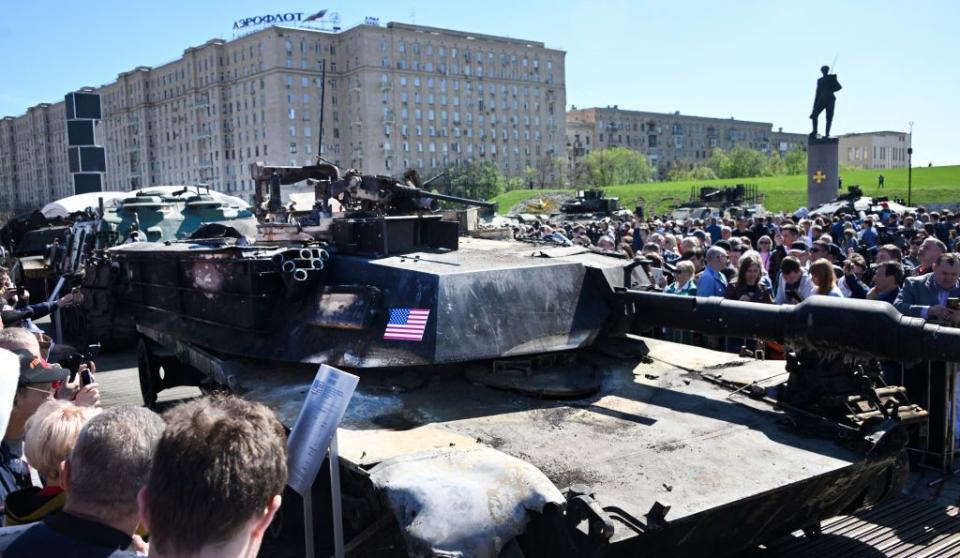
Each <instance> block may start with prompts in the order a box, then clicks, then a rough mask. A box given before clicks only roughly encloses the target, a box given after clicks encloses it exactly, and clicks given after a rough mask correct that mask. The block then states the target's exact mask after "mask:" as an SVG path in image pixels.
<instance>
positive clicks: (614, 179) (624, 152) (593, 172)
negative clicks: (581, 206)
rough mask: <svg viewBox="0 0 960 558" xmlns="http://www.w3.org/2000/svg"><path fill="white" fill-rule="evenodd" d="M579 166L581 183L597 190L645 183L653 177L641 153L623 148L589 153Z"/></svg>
mask: <svg viewBox="0 0 960 558" xmlns="http://www.w3.org/2000/svg"><path fill="white" fill-rule="evenodd" d="M580 166H581V169H582V170H581V172H582V175H581V176H582V179H583V181H584V182H586V183H587V184H588V185H590V186H593V187H597V188H603V187H605V186H611V185H614V184H633V183H637V182H645V181H647V180H649V179H650V178H651V177H653V172H654V169H653V166H652V165H651V164H650V162H649V161H648V160H647V157H646V156H645V155H644V154H643V153H638V152H636V151H633V150H631V149H627V148H625V147H612V148H609V149H597V150H595V151H591V152H590V153H588V154H587V156H586V157H584V158H583V162H581V164H580Z"/></svg>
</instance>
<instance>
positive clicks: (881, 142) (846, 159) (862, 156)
mask: <svg viewBox="0 0 960 558" xmlns="http://www.w3.org/2000/svg"><path fill="white" fill-rule="evenodd" d="M909 147H910V134H908V133H906V132H890V131H885V132H864V133H859V134H844V135H842V136H840V164H841V165H847V166H851V167H858V168H861V169H895V168H906V166H907V164H908V157H907V149H908V148H909Z"/></svg>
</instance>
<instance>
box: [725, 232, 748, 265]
mask: <svg viewBox="0 0 960 558" xmlns="http://www.w3.org/2000/svg"><path fill="white" fill-rule="evenodd" d="M743 250H744V248H743V245H742V244H741V243H740V241H739V240H738V239H736V238H732V239H730V251H729V252H728V255H729V256H730V261H729V264H730V265H732V266H733V268H734V269H736V268H737V266H738V265H740V254H742V253H743Z"/></svg>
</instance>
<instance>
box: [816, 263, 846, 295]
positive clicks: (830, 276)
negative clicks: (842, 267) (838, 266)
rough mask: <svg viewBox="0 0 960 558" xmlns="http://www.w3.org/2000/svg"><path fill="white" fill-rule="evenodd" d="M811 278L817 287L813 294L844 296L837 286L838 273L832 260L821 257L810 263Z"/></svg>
mask: <svg viewBox="0 0 960 558" xmlns="http://www.w3.org/2000/svg"><path fill="white" fill-rule="evenodd" d="M810 280H811V281H813V284H814V286H815V287H816V288H815V289H814V291H813V294H817V295H824V296H836V297H840V298H843V293H842V292H840V288H839V287H837V275H836V273H834V271H833V264H832V263H830V260H828V259H826V258H820V259H819V260H817V261H815V262H813V263H812V264H810Z"/></svg>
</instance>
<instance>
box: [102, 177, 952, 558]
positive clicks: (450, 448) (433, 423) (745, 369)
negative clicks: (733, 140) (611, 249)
mask: <svg viewBox="0 0 960 558" xmlns="http://www.w3.org/2000/svg"><path fill="white" fill-rule="evenodd" d="M252 176H253V178H254V180H255V182H256V186H257V189H256V193H255V195H256V197H255V207H254V212H255V213H256V214H257V217H258V221H259V223H258V226H257V230H256V234H255V236H251V235H250V233H249V232H244V231H242V230H239V229H235V228H232V227H230V226H229V225H226V226H223V227H220V230H218V231H216V232H217V234H216V238H192V239H187V240H178V241H170V242H164V243H159V244H158V243H146V242H140V243H131V244H125V245H122V246H118V247H115V248H112V249H109V250H107V251H106V254H105V256H104V257H105V258H106V260H105V261H106V262H109V265H110V266H113V267H116V269H117V272H116V273H114V274H112V275H111V277H112V278H113V279H114V280H115V283H114V284H113V287H112V288H113V291H114V292H115V293H116V294H117V296H118V298H119V299H120V300H121V301H122V303H123V304H124V305H125V307H126V308H127V309H128V310H129V311H130V312H131V313H132V314H133V316H134V318H133V324H134V325H135V331H136V334H137V337H138V341H137V358H138V369H139V375H140V387H141V393H142V394H143V398H144V402H145V403H146V404H148V405H152V404H154V403H155V402H156V397H157V393H158V392H159V391H161V390H163V389H166V388H169V387H173V386H175V385H200V386H202V387H205V388H214V387H217V386H221V387H225V388H226V389H230V390H232V391H234V392H237V393H239V394H242V395H243V396H244V397H247V398H250V399H253V400H257V401H262V402H264V403H266V404H267V405H269V406H271V407H272V408H273V409H275V410H276V412H277V414H278V415H279V416H280V418H281V420H282V421H283V422H284V423H285V424H286V425H287V426H292V424H293V422H294V421H295V420H296V417H297V414H298V412H299V408H300V405H301V403H302V400H303V397H304V394H305V393H306V391H307V390H308V389H310V386H311V382H312V380H313V377H314V372H315V370H316V366H317V365H318V364H320V363H325V364H329V365H335V366H340V367H343V368H346V369H349V370H350V371H352V372H354V373H356V374H358V375H359V376H360V377H361V380H360V385H359V387H358V389H357V393H356V394H355V395H354V398H353V400H352V403H351V405H350V407H349V409H348V411H347V416H346V418H345V419H344V422H343V424H342V425H341V428H340V433H339V447H340V463H339V464H338V467H339V470H340V474H341V482H342V485H343V499H344V501H345V502H347V504H348V505H345V506H344V509H345V510H349V513H348V514H347V515H346V517H345V518H344V531H345V536H346V540H347V541H348V547H349V548H350V549H351V552H353V553H356V554H357V555H380V556H387V555H408V554H417V555H437V554H443V555H469V556H497V555H500V554H501V553H507V554H510V555H517V556H519V555H523V556H599V555H604V556H619V555H631V556H637V555H643V556H723V555H729V554H732V553H735V552H739V551H742V550H746V549H749V548H752V547H755V546H757V545H759V544H763V543H765V542H769V541H772V540H775V539H777V538H779V537H781V536H784V535H786V534H788V533H790V532H792V531H794V530H797V529H805V530H806V531H807V532H809V533H816V532H817V531H818V529H819V524H820V523H819V522H820V521H821V520H823V519H826V518H829V517H832V516H834V515H838V514H841V513H847V512H850V511H852V510H856V509H859V508H862V507H864V506H870V505H873V504H875V503H877V502H879V501H881V500H883V499H884V498H887V497H889V496H892V495H895V494H897V493H899V491H900V488H901V487H902V486H903V484H904V482H905V474H906V471H907V462H906V454H905V450H904V447H905V445H906V442H907V438H908V434H907V432H908V429H909V428H910V427H911V426H912V425H915V424H919V423H922V422H923V421H924V420H925V418H926V412H925V411H924V410H923V409H921V408H919V407H918V406H917V405H914V404H911V403H910V401H909V400H908V399H907V396H906V393H905V390H904V389H903V388H900V387H897V386H887V385H884V384H883V382H882V380H881V379H880V378H881V371H880V367H879V363H878V360H877V359H880V358H889V359H903V360H910V359H916V358H920V357H927V358H946V359H951V360H955V359H957V358H960V330H957V329H953V328H948V327H942V326H936V325H933V324H928V323H925V322H924V321H923V320H919V319H915V318H907V317H904V316H901V315H900V314H899V313H897V312H896V310H894V309H893V307H892V306H890V305H885V304H882V303H876V302H872V301H857V300H845V299H833V298H827V297H812V298H811V299H809V300H807V301H804V302H803V303H802V304H800V305H797V306H773V305H769V306H768V305H755V304H750V303H745V302H739V301H730V300H723V299H719V298H710V299H704V298H697V297H677V296H670V295H663V294H659V293H656V292H650V291H649V289H650V288H651V284H650V280H649V277H648V274H647V272H646V270H645V269H644V267H643V266H644V264H643V262H638V261H633V260H629V259H625V258H619V257H615V256H607V255H602V254H598V253H595V252H592V251H590V250H589V249H586V248H583V247H564V248H545V249H536V250H533V251H531V249H530V246H529V245H526V244H522V243H516V242H510V241H493V240H484V239H476V238H461V237H459V236H458V234H457V231H458V225H457V223H455V222H450V221H444V220H443V219H442V218H441V216H440V215H439V214H437V213H435V212H434V211H433V208H434V206H435V204H436V201H437V200H439V199H443V200H446V201H451V202H463V203H468V204H477V203H483V202H472V201H470V200H463V199H459V198H454V197H452V196H444V195H442V194H432V193H429V192H426V191H424V190H422V189H420V188H418V187H417V186H416V184H417V183H418V181H417V180H414V179H412V178H411V177H409V176H407V177H405V178H404V179H402V180H396V179H393V178H390V177H383V176H373V175H362V174H360V173H359V172H357V171H354V170H348V171H345V172H344V171H341V169H339V168H338V167H336V166H334V165H331V164H327V163H324V162H320V163H319V164H317V165H311V166H305V167H277V166H265V165H262V164H259V163H258V164H256V165H254V166H253V168H252ZM301 182H304V183H306V184H308V185H311V186H312V187H313V188H314V192H315V201H314V204H313V205H312V206H311V207H309V208H306V207H303V208H301V209H298V210H295V211H294V210H291V209H290V208H289V207H286V206H284V205H283V204H282V203H281V187H282V186H284V185H290V184H295V183H301ZM863 323H873V324H877V326H876V327H874V328H870V330H869V331H865V330H864V329H863V328H862V327H860V325H862V324H863ZM661 327H672V328H684V329H690V330H696V331H701V332H703V333H706V334H710V335H732V336H739V337H753V336H762V337H763V338H766V339H776V340H778V341H780V342H783V343H786V344H787V345H788V346H789V347H792V348H793V350H792V351H791V352H790V353H789V356H788V359H787V361H786V367H784V366H783V363H782V362H774V361H771V362H767V361H762V360H754V359H750V358H741V357H739V356H737V355H732V354H726V353H718V352H714V351H708V350H705V349H699V348H696V347H691V346H686V345H676V344H673V343H668V342H664V341H657V340H655V339H651V338H641V337H638V336H637V335H635V333H637V332H651V331H656V330H657V329H659V328H661ZM325 467H329V463H328V464H327V465H326V466H325ZM320 478H325V477H324V476H323V474H321V477H320ZM744 479H748V480H747V481H745V480H744ZM327 487H328V483H326V482H325V480H324V481H320V482H317V483H316V484H315V486H314V502H315V508H314V509H315V510H327V509H329V503H330V498H331V496H330V492H329V490H328V488H327ZM285 501H287V499H286V498H285ZM284 515H285V517H286V518H287V519H288V520H290V518H291V517H299V514H298V513H296V512H293V513H289V514H284ZM315 517H316V518H317V526H318V527H319V528H321V529H325V528H326V526H327V525H329V521H330V517H329V515H327V514H326V513H325V512H320V513H318V514H317V515H315ZM291 521H293V520H291ZM329 541H330V538H325V539H324V541H323V542H321V547H323V546H324V545H326V544H327V543H329ZM328 550H330V549H329V548H321V551H322V552H327V551H328Z"/></svg>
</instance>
